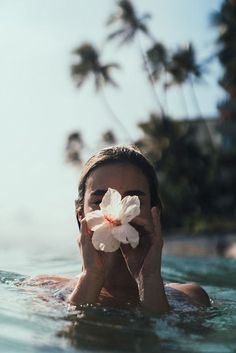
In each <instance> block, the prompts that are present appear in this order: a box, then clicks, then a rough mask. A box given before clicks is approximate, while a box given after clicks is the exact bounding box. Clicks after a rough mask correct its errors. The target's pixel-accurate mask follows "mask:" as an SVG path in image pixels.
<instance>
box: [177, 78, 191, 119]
mask: <svg viewBox="0 0 236 353" xmlns="http://www.w3.org/2000/svg"><path fill="white" fill-rule="evenodd" d="M179 89H180V97H181V101H182V107H183V110H184V114H185V115H186V118H187V119H188V118H189V111H188V106H187V101H186V98H185V94H184V90H183V85H181V84H180V85H179Z"/></svg>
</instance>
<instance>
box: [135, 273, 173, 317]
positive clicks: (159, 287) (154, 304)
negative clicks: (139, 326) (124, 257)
mask: <svg viewBox="0 0 236 353" xmlns="http://www.w3.org/2000/svg"><path fill="white" fill-rule="evenodd" d="M136 282H137V285H138V291H139V299H140V303H141V305H142V306H143V307H144V308H145V309H148V310H150V311H152V312H155V313H157V314H160V313H165V312H167V311H168V310H169V305H168V301H167V298H166V294H165V289H164V284H163V280H162V277H161V273H160V272H159V271H157V272H156V273H151V274H146V275H145V274H144V273H140V275H139V276H138V278H137V280H136Z"/></svg>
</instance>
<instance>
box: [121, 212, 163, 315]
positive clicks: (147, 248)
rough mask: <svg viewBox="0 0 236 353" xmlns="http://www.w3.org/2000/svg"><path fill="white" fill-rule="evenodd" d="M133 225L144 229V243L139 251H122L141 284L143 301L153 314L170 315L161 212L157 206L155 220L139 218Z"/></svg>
mask: <svg viewBox="0 0 236 353" xmlns="http://www.w3.org/2000/svg"><path fill="white" fill-rule="evenodd" d="M132 223H133V224H134V226H136V227H138V228H139V229H140V244H139V246H138V247H137V248H136V249H132V248H131V247H130V246H123V247H122V252H123V256H124V258H125V261H126V263H127V266H128V268H129V270H130V272H131V274H132V275H133V277H134V278H135V280H136V282H137V285H138V289H139V298H140V302H141V304H142V306H143V307H144V308H145V309H147V310H150V311H151V312H153V313H156V314H161V313H165V312H168V310H169V304H168V301H167V298H166V294H165V289H164V285H163V280H162V277H161V255H162V247H163V240H162V237H161V225H160V216H159V212H158V211H157V208H156V207H153V208H152V209H151V219H143V218H138V217H137V218H136V219H135V220H134V221H133V222H132ZM148 243H149V244H148Z"/></svg>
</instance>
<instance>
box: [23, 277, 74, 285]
mask: <svg viewBox="0 0 236 353" xmlns="http://www.w3.org/2000/svg"><path fill="white" fill-rule="evenodd" d="M71 281H73V278H71V277H63V276H50V275H37V276H35V277H31V278H29V279H27V280H25V281H24V282H23V284H25V285H30V286H51V287H60V286H64V285H66V284H68V283H69V282H71Z"/></svg>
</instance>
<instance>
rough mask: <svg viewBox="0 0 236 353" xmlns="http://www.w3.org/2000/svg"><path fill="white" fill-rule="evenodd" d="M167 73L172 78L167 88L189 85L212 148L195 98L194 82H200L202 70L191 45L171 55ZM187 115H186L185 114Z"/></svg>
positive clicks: (209, 134)
mask: <svg viewBox="0 0 236 353" xmlns="http://www.w3.org/2000/svg"><path fill="white" fill-rule="evenodd" d="M167 70H168V72H169V73H170V75H171V76H172V79H171V80H170V81H169V82H168V83H167V84H166V86H167V88H169V87H171V86H173V85H176V84H177V85H179V87H180V88H182V86H183V85H184V84H185V83H189V84H190V87H191V92H192V97H193V100H194V103H195V107H196V110H197V113H198V116H199V118H201V119H203V121H204V123H205V127H206V130H207V133H208V136H209V141H210V142H211V145H212V147H213V146H214V143H213V137H212V134H211V131H210V130H209V127H208V124H207V122H206V120H205V119H204V118H203V115H202V112H201V109H200V105H199V102H198V99H197V96H196V92H195V88H194V81H198V82H199V81H200V80H201V78H202V74H203V68H202V66H201V65H199V64H198V63H197V61H196V54H195V49H194V47H193V45H192V44H191V43H189V44H188V45H186V46H184V47H181V48H179V49H178V50H177V51H176V52H174V53H173V55H172V57H171V59H170V62H169V65H168V67H167ZM181 92H182V99H183V104H184V106H185V110H186V111H187V104H186V99H185V96H184V94H183V91H182V89H181ZM187 115H188V114H187Z"/></svg>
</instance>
